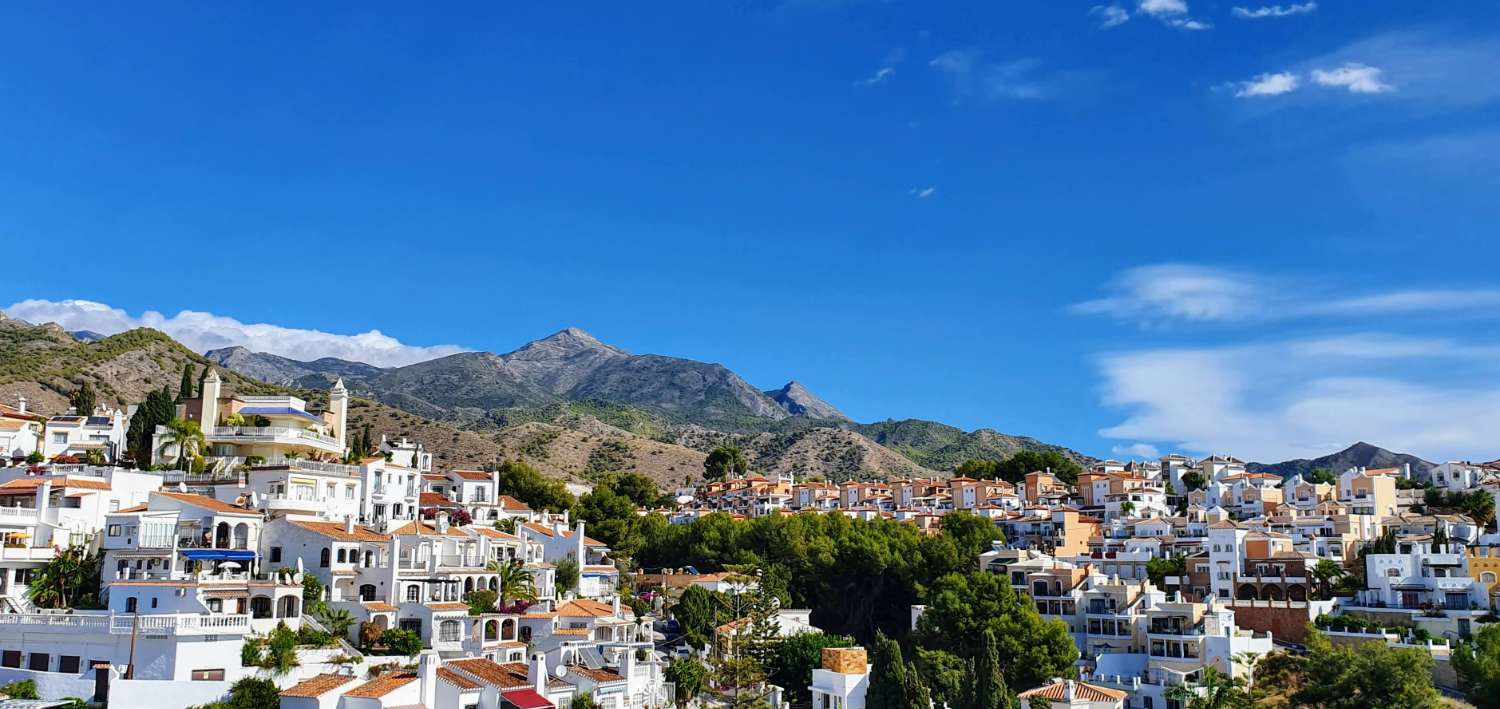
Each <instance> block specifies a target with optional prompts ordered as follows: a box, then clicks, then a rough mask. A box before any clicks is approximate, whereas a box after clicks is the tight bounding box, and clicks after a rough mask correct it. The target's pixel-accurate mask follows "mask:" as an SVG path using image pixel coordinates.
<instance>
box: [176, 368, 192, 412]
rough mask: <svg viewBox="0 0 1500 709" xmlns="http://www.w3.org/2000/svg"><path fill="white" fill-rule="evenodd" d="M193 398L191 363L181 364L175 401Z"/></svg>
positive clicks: (180, 401) (179, 401)
mask: <svg viewBox="0 0 1500 709" xmlns="http://www.w3.org/2000/svg"><path fill="white" fill-rule="evenodd" d="M191 398H193V363H192V362H188V363H186V364H183V365H182V384H180V385H178V387H177V403H179V404H180V403H182V402H184V401H187V400H188V399H191Z"/></svg>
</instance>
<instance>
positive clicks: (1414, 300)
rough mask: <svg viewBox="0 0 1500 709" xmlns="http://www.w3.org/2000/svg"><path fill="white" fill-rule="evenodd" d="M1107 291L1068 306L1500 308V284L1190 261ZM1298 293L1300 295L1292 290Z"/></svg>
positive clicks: (1171, 315)
mask: <svg viewBox="0 0 1500 709" xmlns="http://www.w3.org/2000/svg"><path fill="white" fill-rule="evenodd" d="M1105 290H1107V291H1108V292H1109V295H1107V296H1105V297H1102V298H1097V299H1095V300H1089V301H1084V302H1081V303H1077V304H1074V305H1072V306H1070V308H1069V310H1070V311H1072V312H1074V313H1078V314H1082V315H1107V316H1111V317H1114V318H1116V319H1118V320H1122V321H1129V322H1135V323H1138V324H1141V325H1144V326H1147V327H1155V326H1160V325H1164V324H1168V323H1173V322H1183V323H1193V322H1197V323H1245V322H1263V321H1268V320H1290V319H1297V318H1332V317H1347V316H1372V315H1385V316H1397V315H1413V314H1423V313H1464V314H1477V315H1494V314H1500V288H1491V287H1474V288H1427V289H1400V290H1389V291H1378V292H1370V293H1362V294H1361V293H1350V292H1348V289H1345V290H1342V291H1325V290H1320V286H1318V285H1317V284H1315V283H1313V282H1311V280H1310V279H1309V280H1307V281H1306V282H1300V281H1296V280H1294V279H1289V278H1284V277H1283V278H1272V277H1268V276H1262V275H1259V274H1254V273H1249V272H1244V271H1235V270H1230V269H1222V268H1213V267H1208V266H1197V265H1191V264H1157V265H1152V266H1138V267H1135V268H1130V269H1127V270H1125V271H1123V272H1121V273H1119V274H1117V275H1116V276H1114V277H1113V278H1111V279H1110V280H1109V281H1108V283H1106V284H1105ZM1294 294H1295V295H1294Z"/></svg>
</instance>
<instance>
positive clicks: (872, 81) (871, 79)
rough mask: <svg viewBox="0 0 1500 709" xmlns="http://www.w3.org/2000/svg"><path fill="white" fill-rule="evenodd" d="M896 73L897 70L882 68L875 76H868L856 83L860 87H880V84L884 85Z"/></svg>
mask: <svg viewBox="0 0 1500 709" xmlns="http://www.w3.org/2000/svg"><path fill="white" fill-rule="evenodd" d="M895 73H896V70H895V68H893V67H888V66H884V67H881V68H880V69H878V70H876V72H875V73H874V74H871V75H869V76H867V77H865V78H863V79H860V80H859V81H856V82H854V83H855V84H857V85H859V86H878V85H880V84H884V83H885V82H886V80H887V79H889V78H891V76H892V75H894V74H895Z"/></svg>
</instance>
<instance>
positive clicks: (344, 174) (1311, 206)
mask: <svg viewBox="0 0 1500 709" xmlns="http://www.w3.org/2000/svg"><path fill="white" fill-rule="evenodd" d="M624 5H625V4H621V3H615V4H608V5H605V4H600V3H588V4H583V3H578V4H564V3H533V4H508V3H476V4H471V5H458V4H454V5H452V6H450V7H448V8H446V9H445V11H443V12H440V13H439V12H432V11H431V10H427V9H419V8H417V7H415V6H412V5H410V4H380V3H345V4H340V5H335V4H325V5H320V6H318V7H314V8H309V7H306V6H305V5H301V4H299V5H292V4H275V3H258V4H256V5H255V6H243V7H224V6H210V5H206V4H202V3H196V4H188V3H183V4H153V3H141V4H131V5H128V6H126V5H116V6H101V7H95V8H91V9H90V11H89V12H88V13H79V14H69V13H67V12H65V11H66V10H67V9H68V8H64V7H62V6H57V5H46V4H34V3H33V4H12V5H10V6H7V7H5V8H0V67H4V69H3V70H0V92H3V96H4V99H5V106H6V108H5V110H3V111H0V164H3V165H5V166H6V168H7V169H5V170H0V243H3V244H4V250H5V253H6V255H7V256H8V261H9V264H10V269H9V270H8V273H7V277H6V278H5V279H3V281H0V304H6V303H13V304H15V305H12V306H9V307H7V308H6V312H7V313H10V314H12V315H15V316H19V317H26V318H27V319H34V320H46V319H52V320H58V321H62V322H64V324H67V325H70V326H84V325H93V326H94V329H111V328H114V329H118V328H120V327H126V326H130V325H134V324H141V323H146V324H156V325H157V326H160V327H164V328H167V329H168V330H169V331H173V332H174V334H177V335H179V337H181V338H182V339H184V340H185V341H187V342H189V343H190V344H195V345H199V346H207V345H210V344H222V343H226V342H247V343H251V344H255V345H257V346H259V348H261V349H270V350H273V351H275V350H280V352H281V353H282V354H287V355H289V356H309V355H314V356H315V355H321V354H335V355H344V356H359V357H363V358H365V359H369V360H373V361H376V362H377V363H382V364H389V363H395V362H400V361H410V360H412V359H417V358H421V357H427V356H433V355H436V354H441V353H444V352H449V351H453V350H454V349H456V348H469V349H485V350H494V351H500V352H504V351H508V350H510V349H513V348H515V347H517V346H519V345H520V344H522V343H524V342H525V341H527V340H530V339H534V338H537V337H541V336H544V335H546V334H549V333H551V332H554V331H556V330H558V329H560V328H562V327H566V326H578V327H582V328H584V329H587V330H589V331H591V332H593V333H594V334H596V335H597V336H599V337H600V338H601V339H603V340H605V341H607V342H611V343H613V344H616V345H619V346H621V347H624V348H626V349H629V350H632V351H636V352H656V353H662V354H670V355H679V356H684V357H692V358H695V359H703V360H710V361H717V362H722V363H724V364H725V365H727V366H729V367H731V368H732V369H734V370H736V371H738V372H740V373H741V374H743V375H744V376H745V377H746V378H747V379H749V380H750V381H751V382H752V383H754V384H757V385H760V386H763V387H766V388H770V387H774V386H779V385H780V384H782V383H783V382H785V381H786V380H788V379H792V378H795V379H798V380H799V381H802V382H803V383H805V384H806V385H807V386H808V387H809V388H811V389H812V390H813V391H814V392H816V393H819V394H820V395H822V396H824V397H825V398H827V399H828V400H829V401H831V402H833V403H834V404H835V405H837V406H839V407H841V408H843V409H844V410H845V411H846V412H848V413H849V414H850V415H852V416H854V417H855V418H857V419H860V420H875V419H882V418H886V417H897V418H903V417H923V418H932V419H937V420H942V421H946V422H949V423H953V424H955V425H959V426H963V427H965V428H973V427H978V426H988V427H993V428H996V429H999V430H1002V431H1006V432H1011V433H1020V434H1027V435H1034V436H1037V437H1040V438H1043V439H1045V440H1049V441H1054V442H1058V443H1062V444H1065V445H1069V446H1072V447H1075V448H1078V449H1080V450H1083V451H1086V452H1089V453H1093V454H1095V455H1110V454H1111V453H1112V451H1118V454H1119V455H1128V454H1150V453H1153V452H1163V453H1165V452H1169V451H1174V450H1182V451H1184V452H1189V453H1200V454H1201V453H1209V452H1228V453H1234V454H1238V455H1242V456H1245V457H1249V458H1254V459H1273V458H1282V457H1288V456H1292V455H1317V454H1320V453H1324V452H1330V451H1332V450H1335V449H1337V448H1340V447H1342V446H1344V445H1347V444H1349V443H1352V442H1353V441H1354V440H1358V439H1365V440H1369V441H1371V442H1374V443H1377V444H1380V445H1384V446H1387V447H1391V448H1397V449H1405V450H1410V451H1412V452H1416V453H1419V454H1422V455H1425V456H1428V457H1431V458H1440V459H1441V458H1447V457H1472V458H1483V459H1485V460H1489V459H1492V458H1495V457H1500V444H1497V443H1495V441H1500V423H1497V422H1500V416H1497V414H1500V385H1497V384H1496V381H1500V380H1497V378H1496V377H1495V374H1496V371H1495V369H1496V367H1497V365H1496V364H1494V363H1496V362H1500V358H1497V357H1495V356H1494V355H1495V354H1497V353H1500V342H1497V341H1496V338H1495V337H1494V336H1493V335H1492V334H1491V333H1492V332H1493V331H1494V330H1495V325H1496V323H1495V320H1496V316H1497V315H1500V283H1497V280H1500V279H1497V276H1496V271H1495V269H1494V267H1493V264H1494V263H1495V262H1496V256H1497V255H1500V239H1497V238H1496V236H1495V234H1496V231H1497V230H1496V224H1497V217H1500V199H1497V193H1500V171H1497V170H1495V169H1494V165H1496V164H1500V163H1497V160H1500V129H1497V128H1496V126H1497V121H1496V119H1497V118H1500V112H1497V103H1500V82H1496V80H1495V72H1496V67H1497V66H1500V22H1497V20H1500V6H1497V5H1493V4H1489V3H1461V4H1450V3H1412V2H1334V1H1332V0H1328V1H1325V2H1317V3H1286V2H1285V0H1283V2H1281V4H1279V5H1276V4H1265V3H1259V2H1252V1H1230V2H1205V1H1204V0H1186V1H1183V0H1144V1H1138V2H1129V3H1127V2H1120V3H1117V4H1113V5H1110V4H1104V5H1095V4H1094V3H1092V2H1084V3H1071V2H1061V1H1058V2H1040V1H1035V2H1019V1H1017V2H972V3H968V2H966V3H937V2H905V1H897V0H892V1H890V2H856V1H853V0H849V1H845V2H837V1H834V0H823V1H819V0H792V1H789V2H771V1H769V0H766V1H754V0H741V1H738V2H731V3H713V2H693V3H680V4H660V5H655V6H651V7H645V6H639V5H631V6H629V7H626V6H624ZM70 300H81V301H89V302H91V303H94V304H103V305H102V306H100V305H85V304H80V303H70V302H65V301H70ZM105 306H107V307H105ZM182 311H191V312H190V313H188V314H186V315H179V313H181V312H182ZM161 314H164V315H161ZM246 324H250V325H252V326H256V327H251V326H247V325H246ZM272 326H274V327H272ZM278 328H283V329H278ZM306 330H317V331H320V332H321V333H328V334H329V335H322V334H318V333H311V332H305V331H306ZM372 330H378V331H379V333H381V334H382V335H383V336H376V335H370V334H368V333H370V331H372ZM361 333H365V334H363V335H361ZM351 336H357V337H351Z"/></svg>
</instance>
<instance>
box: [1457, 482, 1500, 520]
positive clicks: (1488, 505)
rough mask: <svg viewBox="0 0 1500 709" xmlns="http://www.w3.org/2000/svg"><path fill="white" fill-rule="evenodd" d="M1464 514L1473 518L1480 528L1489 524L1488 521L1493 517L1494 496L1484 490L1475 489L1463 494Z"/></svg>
mask: <svg viewBox="0 0 1500 709" xmlns="http://www.w3.org/2000/svg"><path fill="white" fill-rule="evenodd" d="M1461 507H1462V508H1463V511H1464V514H1466V515H1468V516H1469V517H1470V518H1471V519H1473V520H1474V524H1477V525H1479V528H1480V529H1481V530H1483V529H1486V528H1488V527H1489V526H1490V521H1491V520H1493V519H1495V498H1494V496H1492V495H1490V493H1489V492H1488V491H1485V490H1475V491H1473V492H1470V493H1468V494H1467V495H1465V496H1464V501H1463V504H1462V505H1461Z"/></svg>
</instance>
